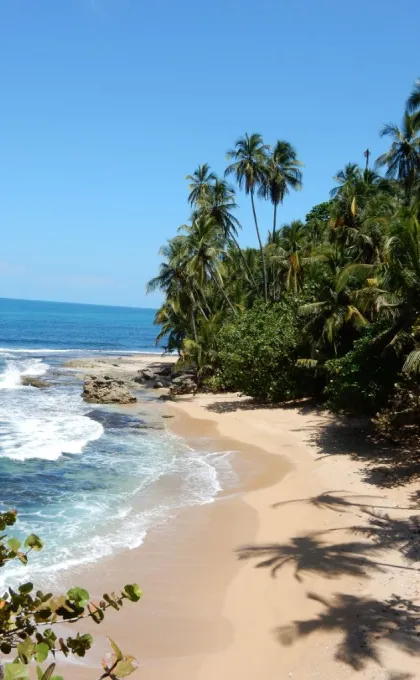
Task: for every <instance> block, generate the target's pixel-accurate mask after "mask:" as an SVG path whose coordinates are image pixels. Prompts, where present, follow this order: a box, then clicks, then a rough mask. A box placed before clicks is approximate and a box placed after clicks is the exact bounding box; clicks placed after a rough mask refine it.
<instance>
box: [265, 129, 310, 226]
mask: <svg viewBox="0 0 420 680" xmlns="http://www.w3.org/2000/svg"><path fill="white" fill-rule="evenodd" d="M302 166H303V164H302V163H301V162H300V161H299V160H298V158H297V153H296V149H295V148H294V147H293V146H292V145H291V144H290V143H289V142H286V141H284V140H278V141H277V142H276V145H275V147H274V149H273V150H272V152H271V154H270V155H269V158H268V161H267V173H266V175H265V177H264V181H263V182H262V184H261V186H260V189H259V194H260V196H262V197H263V198H266V199H269V200H270V201H271V202H272V204H273V206H274V210H273V237H274V235H275V233H276V226H277V208H278V205H279V204H280V203H283V201H284V197H285V196H286V195H287V194H288V193H289V192H290V190H291V189H293V190H294V191H298V190H300V189H302V170H301V168H302Z"/></svg>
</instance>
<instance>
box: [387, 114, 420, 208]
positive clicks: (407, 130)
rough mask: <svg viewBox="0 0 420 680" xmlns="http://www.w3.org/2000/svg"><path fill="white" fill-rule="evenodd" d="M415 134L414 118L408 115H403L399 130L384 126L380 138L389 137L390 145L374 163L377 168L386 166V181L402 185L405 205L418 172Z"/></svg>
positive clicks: (419, 142)
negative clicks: (393, 180)
mask: <svg viewBox="0 0 420 680" xmlns="http://www.w3.org/2000/svg"><path fill="white" fill-rule="evenodd" d="M417 132H418V128H417V127H416V125H415V121H414V116H410V114H408V113H405V114H404V118H403V122H402V126H401V128H399V127H398V126H397V125H395V124H394V123H389V124H388V125H385V126H384V127H383V128H382V130H381V137H390V138H391V139H392V143H391V147H390V149H389V151H387V152H386V153H384V154H382V156H379V158H378V159H377V161H376V165H377V167H384V166H388V169H387V171H386V177H387V178H388V179H397V180H399V181H400V182H401V183H402V185H403V187H404V192H405V199H406V204H407V205H408V204H409V203H410V199H411V194H412V189H413V186H414V183H415V181H416V179H417V177H418V174H419V170H420V138H419V137H418V136H417Z"/></svg>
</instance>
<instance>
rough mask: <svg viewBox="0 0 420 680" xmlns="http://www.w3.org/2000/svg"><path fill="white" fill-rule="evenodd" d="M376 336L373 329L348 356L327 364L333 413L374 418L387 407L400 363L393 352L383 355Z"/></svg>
mask: <svg viewBox="0 0 420 680" xmlns="http://www.w3.org/2000/svg"><path fill="white" fill-rule="evenodd" d="M377 334H378V329H377V328H375V327H371V328H370V329H369V330H368V331H366V333H365V335H363V337H361V338H360V339H359V340H356V342H355V343H354V345H353V349H351V350H350V351H349V352H347V354H345V355H344V356H343V357H341V358H339V359H330V360H329V361H327V362H326V364H325V370H326V374H327V382H326V387H325V396H326V398H327V405H328V406H329V408H331V409H332V410H333V411H343V412H345V413H353V414H363V415H372V414H375V413H376V412H377V411H378V409H380V408H382V407H383V406H384V405H385V404H386V403H387V401H388V399H389V396H390V394H391V393H392V390H393V386H394V383H395V381H396V379H397V376H398V372H399V370H400V368H401V360H400V359H399V358H398V357H397V355H396V354H395V353H394V352H392V351H388V352H384V348H383V345H382V344H381V343H380V342H378V341H375V335H376V337H377Z"/></svg>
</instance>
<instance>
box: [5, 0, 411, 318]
mask: <svg viewBox="0 0 420 680" xmlns="http://www.w3.org/2000/svg"><path fill="white" fill-rule="evenodd" d="M419 25H420V4H419V3H418V2H417V1H416V0H412V1H407V0H400V1H399V2H398V3H397V2H395V0H353V2H351V3H350V4H349V3H340V2H337V1H336V0H334V1H332V0H301V1H300V2H291V1H290V0H288V1H286V0H258V2H257V0H253V1H251V0H212V2H197V0H194V1H193V0H177V1H175V0H161V1H160V2H150V1H149V0H148V1H146V0H36V1H35V0H1V3H0V64H1V65H0V92H1V109H0V224H1V230H2V238H1V251H0V296H5V297H6V296H9V297H22V298H33V299H48V300H64V301H74V302H94V303H104V304H121V305H124V304H126V305H135V306H137V305H138V306H148V307H153V306H156V304H157V303H158V302H159V299H160V298H159V295H154V296H148V297H146V296H145V292H144V287H145V282H146V281H147V280H148V279H149V278H150V277H151V276H153V275H154V274H155V273H156V271H157V267H158V263H159V257H158V249H159V246H160V245H161V244H162V243H163V242H164V241H165V240H166V239H167V238H169V237H171V236H172V235H173V234H174V233H175V230H176V227H177V226H178V225H179V224H181V223H183V222H185V221H186V219H187V218H188V215H189V210H188V207H187V203H186V195H187V185H186V182H185V179H184V177H185V175H186V174H187V173H189V172H192V171H193V170H194V168H195V167H196V165H197V164H198V163H203V162H205V161H207V162H209V163H210V164H211V165H212V167H213V168H214V169H215V170H217V171H219V172H222V171H223V170H224V167H225V163H226V161H225V151H226V149H227V148H229V147H230V146H232V145H233V142H234V141H235V139H236V138H237V137H238V136H239V135H241V134H243V133H244V132H246V131H248V132H253V131H255V132H260V133H261V134H262V135H263V136H264V138H265V140H266V141H267V142H274V141H275V140H276V139H277V138H282V139H287V140H289V141H291V142H292V143H293V144H294V145H295V146H296V147H297V149H298V153H299V156H300V158H301V159H302V160H303V161H304V163H305V165H306V168H305V176H304V190H303V191H302V192H301V193H299V194H296V195H294V196H293V197H290V198H287V199H286V202H285V204H284V206H283V208H282V209H281V211H280V216H279V219H280V221H288V220H290V219H293V218H299V217H303V216H304V215H305V213H306V212H307V211H308V210H309V209H310V208H311V207H312V205H314V204H315V203H318V202H320V201H322V200H325V199H326V198H327V194H328V191H329V189H330V188H331V186H332V180H331V177H332V175H333V174H334V173H335V172H336V171H337V170H338V169H339V168H341V167H342V166H343V165H344V164H345V163H346V162H348V161H360V162H363V156H362V153H363V151H364V149H366V147H369V148H370V149H371V150H372V152H373V155H374V157H375V156H377V155H379V153H381V152H382V150H383V149H384V144H385V143H384V141H381V140H380V139H379V136H378V130H379V128H380V126H381V124H382V123H384V122H387V121H399V120H400V117H401V114H402V109H403V103H404V100H405V98H406V97H407V95H408V93H409V90H410V88H411V85H412V83H413V81H414V80H415V78H416V77H418V76H419V75H420V63H419V48H418V46H419ZM238 202H239V203H240V205H241V211H240V218H241V220H242V221H243V225H244V229H243V233H242V237H241V239H242V242H243V243H244V244H247V245H254V244H255V236H254V231H253V228H252V222H251V213H250V209H249V205H248V200H247V199H246V198H245V196H239V199H238ZM259 210H260V214H261V221H262V223H263V229H264V231H266V230H267V229H268V226H269V221H270V219H271V211H269V210H268V206H267V207H264V206H262V205H260V206H259Z"/></svg>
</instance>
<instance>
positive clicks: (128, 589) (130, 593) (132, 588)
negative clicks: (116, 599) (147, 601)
mask: <svg viewBox="0 0 420 680" xmlns="http://www.w3.org/2000/svg"><path fill="white" fill-rule="evenodd" d="M124 593H125V595H126V596H127V597H128V599H129V600H131V602H138V601H139V600H140V598H141V596H142V595H143V591H142V590H141V588H140V586H138V585H137V583H133V584H132V585H127V586H125V588H124Z"/></svg>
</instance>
